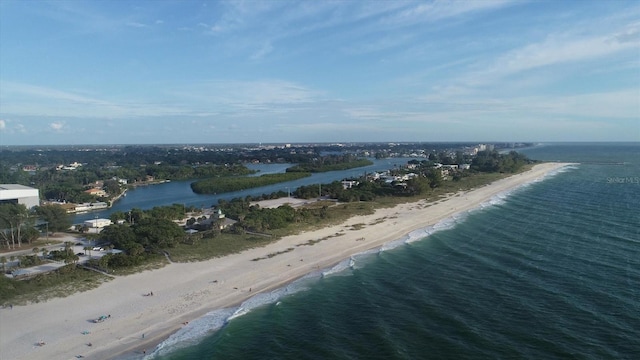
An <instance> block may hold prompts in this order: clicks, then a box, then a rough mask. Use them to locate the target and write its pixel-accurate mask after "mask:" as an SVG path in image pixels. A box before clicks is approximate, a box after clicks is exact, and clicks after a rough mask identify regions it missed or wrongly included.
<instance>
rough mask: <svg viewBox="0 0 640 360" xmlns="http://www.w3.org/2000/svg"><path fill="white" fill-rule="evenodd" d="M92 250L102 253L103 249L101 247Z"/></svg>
mask: <svg viewBox="0 0 640 360" xmlns="http://www.w3.org/2000/svg"><path fill="white" fill-rule="evenodd" d="M91 250H93V251H102V250H103V249H102V248H101V247H99V246H96V247H94V248H93V249H91Z"/></svg>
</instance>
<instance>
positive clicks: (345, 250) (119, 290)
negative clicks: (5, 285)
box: [0, 163, 567, 360]
mask: <svg viewBox="0 0 640 360" xmlns="http://www.w3.org/2000/svg"><path fill="white" fill-rule="evenodd" d="M566 165H567V164H562V163H544V164H538V165H536V166H534V168H533V169H532V170H530V171H527V172H525V173H521V174H517V175H514V176H511V177H508V178H506V179H502V180H499V181H496V182H494V183H492V184H490V185H486V186H483V187H480V188H478V189H475V190H471V191H467V192H465V193H464V194H456V196H449V197H448V198H447V199H445V200H441V201H438V202H437V203H435V204H432V205H430V206H426V205H427V203H426V202H424V201H421V202H418V203H409V204H402V205H398V206H396V207H393V208H387V209H379V210H377V211H376V212H375V213H374V214H371V215H366V216H356V217H353V218H351V219H349V220H347V221H346V222H344V223H342V224H339V225H335V226H330V227H326V228H323V229H320V230H317V231H312V232H304V233H301V234H298V235H293V236H288V237H285V238H282V239H281V240H279V241H277V242H274V243H272V244H269V245H267V246H265V247H262V248H256V249H251V250H248V251H245V252H242V253H240V254H234V255H229V256H226V257H223V258H218V259H212V260H208V261H203V262H197V263H173V264H169V265H167V266H165V267H164V268H161V269H158V270H153V271H145V272H142V273H138V274H134V275H130V276H124V277H118V278H116V279H114V280H112V281H110V282H108V283H105V284H103V285H101V286H100V287H98V288H96V289H93V290H90V291H87V292H83V293H78V294H74V295H71V296H69V297H66V298H59V299H52V300H49V301H47V302H44V303H36V304H29V305H26V306H14V307H13V308H12V309H9V308H5V309H0V359H15V360H20V359H30V360H37V359H47V360H54V359H71V358H74V357H76V356H78V355H82V356H84V357H85V358H95V359H106V358H113V357H117V356H118V355H121V354H124V353H128V352H139V353H141V352H142V349H146V350H147V352H149V353H150V352H151V351H152V350H153V348H154V346H155V345H156V344H157V343H159V342H160V341H161V340H163V339H165V338H166V337H167V336H169V335H170V334H171V333H173V332H175V331H177V330H178V329H179V328H180V327H182V326H184V323H186V322H188V321H191V320H193V319H196V318H198V317H200V316H202V315H204V314H206V313H207V312H209V311H211V310H214V309H223V308H228V307H232V306H234V305H238V304H240V303H241V302H242V301H244V300H246V299H247V298H249V297H251V296H253V295H255V294H256V293H260V292H265V291H270V290H273V289H276V288H278V287H281V286H282V285H283V284H286V283H288V282H291V281H293V280H295V279H297V278H300V277H302V276H304V275H305V274H308V273H310V272H313V271H316V270H317V269H324V268H328V267H331V266H333V265H334V264H336V263H338V262H340V261H341V260H343V259H346V258H349V257H350V256H351V255H353V254H357V253H360V252H363V251H366V250H368V249H372V248H377V247H380V246H382V245H383V244H385V243H387V242H390V241H393V240H397V239H400V238H402V237H403V236H405V235H407V234H408V233H410V232H411V231H413V230H416V229H419V228H424V227H427V226H430V225H434V224H436V223H438V222H439V221H441V220H443V219H446V218H448V217H450V216H451V215H453V214H456V213H460V212H464V211H467V210H470V209H473V208H476V207H478V206H479V205H480V204H482V203H484V202H487V201H489V200H490V199H491V198H492V197H493V196H495V195H498V194H500V193H504V192H506V191H509V190H511V189H513V188H515V187H517V186H519V185H521V184H523V183H528V182H531V181H534V180H536V179H539V178H542V177H543V176H544V175H545V174H548V173H549V172H551V171H554V170H556V169H558V168H561V167H563V166H566ZM357 224H364V226H354V225H357ZM336 234H340V236H335V235H336ZM311 240H314V241H317V240H322V241H318V242H316V243H315V244H313V245H311V246H301V245H304V244H307V243H308V242H309V241H311ZM291 248H292V249H293V250H291V251H287V250H288V249H291ZM274 253H278V255H276V256H272V257H268V255H269V254H274ZM257 258H261V260H259V261H253V259H257ZM150 292H153V296H148V294H149V293H150ZM102 315H104V316H106V317H107V318H106V319H105V320H104V321H101V322H94V321H93V320H94V319H97V318H99V317H100V316H102ZM40 341H42V342H44V344H42V345H41V344H39V342H40Z"/></svg>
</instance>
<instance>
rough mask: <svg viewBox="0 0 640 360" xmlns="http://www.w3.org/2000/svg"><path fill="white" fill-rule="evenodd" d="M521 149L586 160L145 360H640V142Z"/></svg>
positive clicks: (192, 333)
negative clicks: (151, 359)
mask: <svg viewBox="0 0 640 360" xmlns="http://www.w3.org/2000/svg"><path fill="white" fill-rule="evenodd" d="M522 152H524V153H525V154H527V155H528V156H529V157H531V158H534V159H540V160H551V161H569V162H579V163H580V164H579V165H575V166H570V167H567V168H565V169H563V170H561V171H559V172H557V173H555V174H553V175H551V176H548V177H546V178H545V179H542V180H540V181H536V182H533V183H531V184H528V185H526V186H523V187H521V188H518V189H516V190H514V191H511V192H510V193H507V194H501V195H500V196H497V197H494V198H493V199H491V200H490V201H488V202H487V203H485V204H483V205H482V206H481V207H479V208H478V209H475V210H473V211H470V212H466V213H462V214H458V215H456V216H454V217H452V218H450V219H447V220H445V221H443V222H442V223H440V224H438V225H436V226H434V227H431V228H427V229H423V230H421V231H417V232H414V233H412V234H410V235H409V236H407V237H406V238H403V239H398V241H396V242H393V243H391V244H388V245H386V246H384V247H383V248H382V249H377V250H375V251H370V252H368V253H365V254H360V255H357V256H354V257H353V258H351V259H347V260H345V261H344V262H342V263H341V264H338V265H337V266H336V267H335V268H333V269H325V270H323V271H322V272H319V273H317V274H310V275H309V276H307V277H306V278H304V279H301V280H299V281H297V282H295V283H293V284H290V285H289V286H287V287H286V288H283V289H280V290H278V291H275V292H273V293H271V294H263V295H259V296H257V297H255V298H253V299H251V300H249V301H247V302H246V303H245V304H243V305H242V306H241V308H239V309H219V310H215V311H212V312H211V313H210V314H208V315H207V316H205V317H203V318H201V319H198V320H196V321H193V322H190V323H189V325H188V326H186V327H185V328H183V329H182V330H180V331H179V332H178V333H176V334H174V335H173V336H171V337H170V338H169V339H167V340H166V341H165V342H164V343H163V344H161V345H160V346H159V347H158V348H157V349H156V351H155V352H154V354H151V355H147V357H148V358H154V359H171V360H177V359H640V144H638V143H635V144H549V145H543V146H538V147H535V148H531V149H528V150H524V151H522ZM234 313H235V314H236V315H239V314H241V316H235V317H234V318H233V319H231V320H229V317H231V316H233V314H234Z"/></svg>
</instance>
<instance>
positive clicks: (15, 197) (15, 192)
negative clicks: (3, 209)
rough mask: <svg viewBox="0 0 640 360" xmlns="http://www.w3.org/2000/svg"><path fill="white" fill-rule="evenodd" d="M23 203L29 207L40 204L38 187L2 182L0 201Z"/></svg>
mask: <svg viewBox="0 0 640 360" xmlns="http://www.w3.org/2000/svg"><path fill="white" fill-rule="evenodd" d="M7 202H8V203H14V204H23V205H24V206H26V207H27V209H31V208H33V207H34V206H38V205H40V192H39V191H38V189H35V188H32V187H28V186H24V185H18V184H0V203H7Z"/></svg>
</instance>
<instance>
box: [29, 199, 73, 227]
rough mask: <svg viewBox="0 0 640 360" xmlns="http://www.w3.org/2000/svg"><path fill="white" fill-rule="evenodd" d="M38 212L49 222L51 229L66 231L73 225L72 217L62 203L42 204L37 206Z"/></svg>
mask: <svg viewBox="0 0 640 360" xmlns="http://www.w3.org/2000/svg"><path fill="white" fill-rule="evenodd" d="M35 211H36V214H37V215H38V216H40V217H41V218H42V219H43V220H44V221H46V222H48V223H49V225H48V226H49V231H51V232H57V231H65V230H67V229H69V228H70V227H71V217H70V216H69V214H68V213H67V211H66V210H65V209H64V208H63V207H62V206H60V205H57V204H53V205H42V206H36V207H35Z"/></svg>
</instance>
